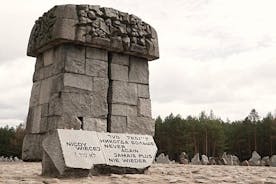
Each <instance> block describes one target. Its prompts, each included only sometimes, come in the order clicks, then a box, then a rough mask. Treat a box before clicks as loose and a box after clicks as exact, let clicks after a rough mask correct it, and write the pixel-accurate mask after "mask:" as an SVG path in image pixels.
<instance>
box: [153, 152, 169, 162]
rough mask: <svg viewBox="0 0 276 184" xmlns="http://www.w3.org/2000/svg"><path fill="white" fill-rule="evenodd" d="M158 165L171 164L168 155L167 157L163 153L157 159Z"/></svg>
mask: <svg viewBox="0 0 276 184" xmlns="http://www.w3.org/2000/svg"><path fill="white" fill-rule="evenodd" d="M156 163H159V164H169V163H170V159H169V156H168V155H165V154H164V153H161V154H160V155H159V156H158V157H157V158H156Z"/></svg>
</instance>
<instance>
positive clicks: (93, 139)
mask: <svg viewBox="0 0 276 184" xmlns="http://www.w3.org/2000/svg"><path fill="white" fill-rule="evenodd" d="M58 135H59V139H60V144H61V148H62V152H63V156H64V161H65V165H66V166H67V167H71V168H82V169H91V167H92V166H93V164H104V163H105V159H104V156H103V154H102V150H101V146H100V144H99V141H98V138H97V133H96V132H92V131H84V130H73V131H72V130H62V129H58Z"/></svg>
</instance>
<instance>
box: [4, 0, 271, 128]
mask: <svg viewBox="0 0 276 184" xmlns="http://www.w3.org/2000/svg"><path fill="white" fill-rule="evenodd" d="M70 3H71V4H72V3H74V4H99V5H101V6H106V7H113V8H115V9H118V10H121V11H125V12H128V13H132V14H135V15H137V16H139V17H140V18H142V19H143V20H144V21H146V22H147V23H149V24H151V25H152V26H153V27H155V29H156V30H157V33H158V37H159V47H160V59H158V60H155V61H152V62H150V91H151V98H152V111H153V117H156V116H157V115H161V116H162V117H165V116H167V115H169V114H170V113H171V112H173V113H174V114H180V115H182V116H183V117H185V116H187V115H194V116H196V115H198V114H199V113H200V112H201V111H203V110H204V111H206V112H209V111H210V110H211V109H212V110H213V111H214V113H215V115H217V116H219V117H221V118H222V119H224V120H225V119H226V118H229V119H230V120H239V119H243V118H244V117H245V116H247V115H248V114H249V112H250V110H251V109H252V108H255V109H256V110H257V111H258V112H259V114H260V115H261V116H264V115H266V114H267V113H268V112H272V113H274V112H275V109H276V80H275V79H276V21H275V19H276V11H275V9H276V1H275V0H170V1H168V0H150V1H149V0H131V1H130V0H93V1H92V0H91V1H88V0H86V1H85V0H83V1H80V0H75V1H65V0H51V1H46V0H45V1H37V0H24V1H20V0H17V1H15V0H9V1H5V3H4V2H2V4H1V7H0V23H1V29H0V38H1V41H0V47H1V49H0V126H1V125H2V126H3V125H5V124H9V125H15V124H18V123H19V122H24V121H25V119H26V116H27V111H28V105H29V104H28V103H29V98H30V93H31V87H32V75H33V71H34V64H35V59H34V58H32V57H28V56H26V48H27V44H28V39H29V35H30V31H31V28H32V26H33V25H34V22H35V20H36V19H37V18H38V17H39V16H41V15H42V14H43V13H44V12H45V11H47V10H49V9H50V8H52V7H53V6H54V5H56V4H70Z"/></svg>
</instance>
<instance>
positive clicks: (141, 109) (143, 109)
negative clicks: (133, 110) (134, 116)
mask: <svg viewBox="0 0 276 184" xmlns="http://www.w3.org/2000/svg"><path fill="white" fill-rule="evenodd" d="M138 115H139V116H145V117H151V101H150V99H145V98H139V99H138Z"/></svg>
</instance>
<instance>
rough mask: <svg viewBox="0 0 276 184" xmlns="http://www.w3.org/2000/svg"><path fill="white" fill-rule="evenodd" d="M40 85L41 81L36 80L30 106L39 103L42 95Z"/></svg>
mask: <svg viewBox="0 0 276 184" xmlns="http://www.w3.org/2000/svg"><path fill="white" fill-rule="evenodd" d="M40 85H41V82H40V81H38V82H34V83H33V87H32V92H31V98H30V103H29V105H30V107H33V106H37V105H39V97H40Z"/></svg>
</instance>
